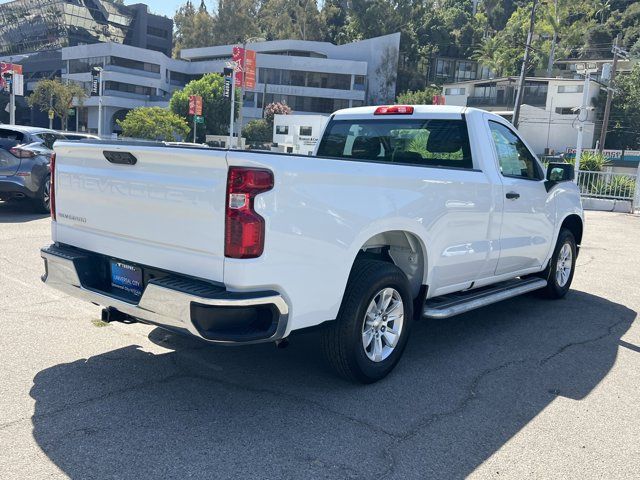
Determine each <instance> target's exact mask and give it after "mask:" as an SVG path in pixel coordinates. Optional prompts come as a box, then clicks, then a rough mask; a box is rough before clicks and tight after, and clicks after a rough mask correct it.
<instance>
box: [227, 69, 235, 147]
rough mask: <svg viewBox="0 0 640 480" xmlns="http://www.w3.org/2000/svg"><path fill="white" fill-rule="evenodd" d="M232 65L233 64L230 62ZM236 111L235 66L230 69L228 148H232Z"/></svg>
mask: <svg viewBox="0 0 640 480" xmlns="http://www.w3.org/2000/svg"><path fill="white" fill-rule="evenodd" d="M232 63H233V62H232ZM235 110H236V66H235V64H234V65H233V67H232V68H231V116H230V117H229V148H232V147H233V121H234V119H235V116H236V115H235V113H236V112H235Z"/></svg>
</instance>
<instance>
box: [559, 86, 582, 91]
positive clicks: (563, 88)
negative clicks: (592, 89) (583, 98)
mask: <svg viewBox="0 0 640 480" xmlns="http://www.w3.org/2000/svg"><path fill="white" fill-rule="evenodd" d="M583 88H584V85H558V93H582V90H583Z"/></svg>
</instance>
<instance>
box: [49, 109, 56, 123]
mask: <svg viewBox="0 0 640 480" xmlns="http://www.w3.org/2000/svg"><path fill="white" fill-rule="evenodd" d="M55 113H56V112H54V111H53V109H50V110H49V120H53V116H54V115H55Z"/></svg>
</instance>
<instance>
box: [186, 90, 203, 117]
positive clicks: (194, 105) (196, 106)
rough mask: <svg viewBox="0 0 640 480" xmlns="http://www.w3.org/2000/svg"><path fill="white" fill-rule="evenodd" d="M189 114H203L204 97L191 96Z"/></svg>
mask: <svg viewBox="0 0 640 480" xmlns="http://www.w3.org/2000/svg"><path fill="white" fill-rule="evenodd" d="M189 115H198V116H200V115H202V97H201V96H200V95H190V96H189Z"/></svg>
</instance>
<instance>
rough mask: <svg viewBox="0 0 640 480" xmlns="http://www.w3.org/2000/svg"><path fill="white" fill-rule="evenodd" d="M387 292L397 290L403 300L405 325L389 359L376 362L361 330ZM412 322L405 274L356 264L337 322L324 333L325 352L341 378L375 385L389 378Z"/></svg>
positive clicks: (371, 262) (366, 262) (373, 264)
mask: <svg viewBox="0 0 640 480" xmlns="http://www.w3.org/2000/svg"><path fill="white" fill-rule="evenodd" d="M385 288H393V289H395V290H396V292H397V293H398V294H399V296H400V298H401V299H402V306H403V308H404V315H403V324H402V328H401V330H400V334H399V338H398V340H397V342H396V345H395V347H394V348H393V350H392V351H391V353H390V354H389V356H388V357H386V358H385V359H383V360H381V361H378V362H374V361H373V360H371V359H370V358H369V357H368V356H367V353H366V352H365V347H364V346H363V332H362V329H363V325H364V322H365V317H366V313H367V307H368V306H369V304H370V303H371V301H372V300H373V299H374V297H375V296H376V295H377V294H378V293H379V292H380V291H381V290H383V289H385ZM412 321H413V298H412V295H411V287H410V285H409V281H408V279H407V276H406V275H405V274H404V273H403V272H402V270H400V269H399V268H398V267H396V266H395V265H393V264H391V263H388V262H381V261H377V260H357V261H356V262H355V264H354V266H353V269H352V271H351V275H350V276H349V281H348V283H347V288H346V291H345V295H344V298H343V299H342V305H341V306H340V311H339V312H338V318H337V319H336V320H335V321H334V322H331V323H330V324H328V325H327V327H326V328H325V329H324V330H323V332H322V349H323V351H324V354H325V357H326V358H327V361H328V362H329V364H330V365H331V366H332V367H333V369H334V370H335V371H336V372H337V373H338V374H339V375H340V376H342V377H344V378H346V379H347V380H350V381H354V382H360V383H373V382H376V381H378V380H380V379H382V378H384V377H385V376H386V375H387V374H389V372H391V370H393V368H394V367H395V366H396V364H397V363H398V361H399V360H400V357H401V356H402V353H403V351H404V348H405V346H406V344H407V340H408V338H409V332H410V330H411V324H412ZM382 331H384V330H382Z"/></svg>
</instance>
